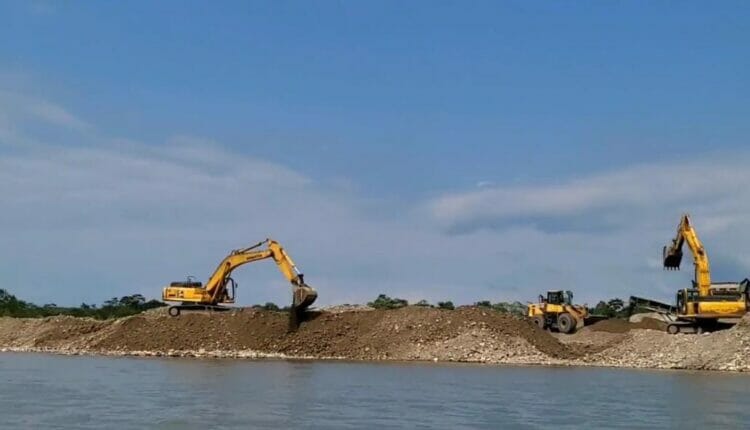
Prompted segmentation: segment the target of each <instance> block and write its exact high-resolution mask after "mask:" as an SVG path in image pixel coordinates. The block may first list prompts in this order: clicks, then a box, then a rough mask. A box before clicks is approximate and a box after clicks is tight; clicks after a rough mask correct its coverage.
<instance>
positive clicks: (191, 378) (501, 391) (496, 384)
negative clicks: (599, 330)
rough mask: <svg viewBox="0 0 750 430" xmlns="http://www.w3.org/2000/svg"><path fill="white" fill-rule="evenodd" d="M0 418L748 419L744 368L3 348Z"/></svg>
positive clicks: (181, 421)
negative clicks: (73, 353) (129, 354)
mask: <svg viewBox="0 0 750 430" xmlns="http://www.w3.org/2000/svg"><path fill="white" fill-rule="evenodd" d="M0 383H2V385H0V405H1V406H2V417H1V418H0V428H2V429H5V428H8V429H27V428H30V429H37V428H39V429H42V428H43V429H107V430H119V429H202V430H205V429H248V428H292V427H293V428H311V429H312V428H322V429H336V428H450V429H459V428H467V429H468V428H508V429H510V428H582V427H586V428H624V429H633V428H701V427H705V428H722V429H731V428H736V429H742V428H750V400H749V399H750V378H749V377H747V376H745V375H738V374H719V373H693V372H677V371H641V370H615V369H596V368H542V367H497V366H479V365H476V366H475V365H440V364H434V365H433V364H429V365H427V364H403V363H401V364H371V363H347V362H319V361H318V362H315V361H273V360H269V361H231V360H200V359H154V358H143V359H140V358H107V357H65V356H55V355H44V354H14V353H0Z"/></svg>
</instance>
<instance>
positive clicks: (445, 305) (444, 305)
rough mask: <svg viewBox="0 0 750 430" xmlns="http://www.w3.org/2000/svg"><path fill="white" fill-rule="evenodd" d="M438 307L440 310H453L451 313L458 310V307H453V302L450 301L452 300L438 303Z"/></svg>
mask: <svg viewBox="0 0 750 430" xmlns="http://www.w3.org/2000/svg"><path fill="white" fill-rule="evenodd" d="M437 305H438V308H440V309H448V310H451V311H452V310H453V309H456V307H455V306H453V302H452V301H450V300H448V301H447V302H438V304H437Z"/></svg>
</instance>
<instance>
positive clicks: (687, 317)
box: [662, 214, 748, 334]
mask: <svg viewBox="0 0 750 430" xmlns="http://www.w3.org/2000/svg"><path fill="white" fill-rule="evenodd" d="M685 243H687V245H688V248H689V249H690V252H691V253H692V254H693V265H694V266H695V279H694V280H693V286H692V288H684V289H681V290H678V291H677V300H676V318H675V321H673V322H670V323H669V324H668V325H667V331H668V332H669V333H672V334H676V333H679V332H680V331H681V330H684V329H692V331H694V332H696V333H701V332H703V331H704V330H712V329H714V328H716V327H717V324H718V321H719V319H725V318H741V317H742V316H743V315H745V313H746V312H747V285H748V283H747V281H743V282H740V283H732V282H724V283H715V284H712V283H711V270H710V265H709V262H708V255H707V254H706V249H705V248H704V247H703V244H702V243H701V241H700V239H698V234H697V233H696V232H695V229H694V228H693V225H692V223H691V222H690V217H689V216H688V215H687V214H686V215H683V216H682V218H681V219H680V224H679V225H678V226H677V235H676V236H675V238H674V239H672V243H671V244H669V245H667V246H665V247H664V249H663V251H662V252H663V258H664V268H665V269H667V270H678V269H679V268H680V263H681V262H682V247H683V245H684V244H685Z"/></svg>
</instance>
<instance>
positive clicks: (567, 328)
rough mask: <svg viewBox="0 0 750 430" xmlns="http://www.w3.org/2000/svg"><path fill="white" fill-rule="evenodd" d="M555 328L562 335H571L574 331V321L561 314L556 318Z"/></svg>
mask: <svg viewBox="0 0 750 430" xmlns="http://www.w3.org/2000/svg"><path fill="white" fill-rule="evenodd" d="M557 327H559V328H560V331H561V332H562V333H566V334H567V333H573V332H574V331H575V329H576V320H575V318H573V315H571V314H569V313H567V312H566V313H562V314H560V316H558V317H557Z"/></svg>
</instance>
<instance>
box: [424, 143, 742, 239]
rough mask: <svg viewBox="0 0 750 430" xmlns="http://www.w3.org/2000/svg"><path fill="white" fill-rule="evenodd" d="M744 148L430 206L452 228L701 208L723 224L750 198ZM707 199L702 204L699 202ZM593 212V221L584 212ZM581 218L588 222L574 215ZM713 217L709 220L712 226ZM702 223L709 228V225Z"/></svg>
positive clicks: (564, 224) (621, 221) (557, 224)
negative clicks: (740, 151) (725, 154)
mask: <svg viewBox="0 0 750 430" xmlns="http://www.w3.org/2000/svg"><path fill="white" fill-rule="evenodd" d="M748 161H750V157H748V154H737V155H736V156H735V157H728V158H720V159H716V158H714V159H710V160H706V161H694V162H683V163H671V164H651V165H641V166H632V167H628V168H624V169H622V170H620V171H615V172H608V173H604V174H598V175H591V176H587V177H582V178H579V179H575V180H570V181H567V182H564V183H560V184H549V185H537V186H510V187H495V188H491V189H482V190H475V191H468V192H464V193H453V194H449V195H445V196H442V197H440V198H437V199H435V200H433V201H431V202H430V203H429V205H428V207H429V211H430V213H431V214H432V215H433V216H434V217H435V219H437V220H438V221H439V222H441V223H442V224H443V226H444V227H445V228H447V229H449V230H452V231H458V232H462V231H470V230H477V229H484V228H500V229H502V228H504V227H505V226H507V225H509V224H522V225H523V224H534V225H537V226H538V227H540V228H547V227H549V228H550V229H552V230H564V229H568V228H570V229H573V230H589V229H595V230H598V229H600V228H601V226H602V223H604V224H605V225H606V226H607V227H626V228H627V227H628V225H629V224H631V223H633V221H634V220H633V219H632V215H635V212H641V211H649V212H653V211H659V212H663V213H673V212H675V211H678V212H679V211H683V210H688V211H689V210H693V209H697V210H698V211H702V210H703V209H706V211H707V213H708V214H710V215H711V216H712V217H717V216H718V217H720V218H721V219H723V220H724V221H723V222H724V223H725V224H726V223H727V222H729V220H730V219H731V218H734V217H736V216H733V215H731V214H732V213H737V212H734V211H736V210H737V209H739V208H738V206H743V207H744V206H745V203H744V201H745V200H746V198H747V197H750V191H748V188H747V186H746V184H747V183H748V180H750V171H748V170H747V169H746V168H745V166H746V165H747V162H748ZM706 206H709V207H706ZM594 217H596V218H598V219H596V220H594V219H591V218H594ZM584 219H587V220H588V222H578V223H576V222H575V221H576V220H584ZM716 223H718V219H717V221H715V222H712V224H713V225H714V226H718V224H716ZM708 228H711V226H709V227H708Z"/></svg>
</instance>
